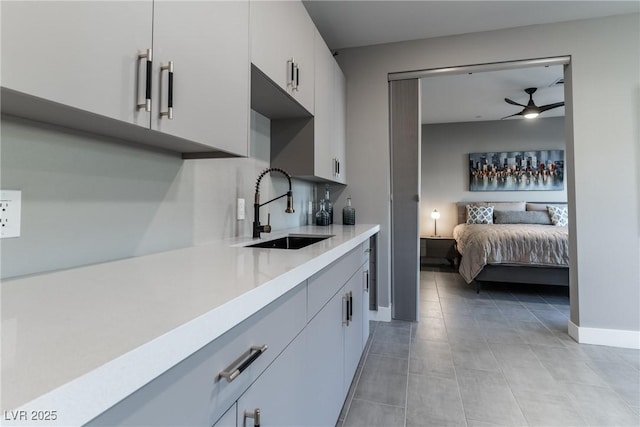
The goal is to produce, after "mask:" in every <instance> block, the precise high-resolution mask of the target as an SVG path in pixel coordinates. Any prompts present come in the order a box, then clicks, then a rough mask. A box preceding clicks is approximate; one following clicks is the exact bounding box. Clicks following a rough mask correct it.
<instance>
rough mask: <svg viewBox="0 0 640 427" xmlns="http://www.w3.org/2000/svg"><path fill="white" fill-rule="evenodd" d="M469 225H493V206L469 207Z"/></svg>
mask: <svg viewBox="0 0 640 427" xmlns="http://www.w3.org/2000/svg"><path fill="white" fill-rule="evenodd" d="M467 224H493V206H471V205H467Z"/></svg>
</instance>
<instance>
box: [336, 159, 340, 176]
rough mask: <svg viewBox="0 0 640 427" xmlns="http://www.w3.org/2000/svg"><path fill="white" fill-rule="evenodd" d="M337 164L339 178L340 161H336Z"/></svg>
mask: <svg viewBox="0 0 640 427" xmlns="http://www.w3.org/2000/svg"><path fill="white" fill-rule="evenodd" d="M336 163H338V176H340V160H337V159H336Z"/></svg>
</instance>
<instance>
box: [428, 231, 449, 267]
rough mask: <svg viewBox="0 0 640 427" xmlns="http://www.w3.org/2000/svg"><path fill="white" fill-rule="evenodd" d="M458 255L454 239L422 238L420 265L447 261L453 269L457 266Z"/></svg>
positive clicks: (444, 237)
mask: <svg viewBox="0 0 640 427" xmlns="http://www.w3.org/2000/svg"><path fill="white" fill-rule="evenodd" d="M457 255H458V254H457V251H456V241H455V239H454V238H453V237H450V236H424V237H420V263H423V262H424V263H427V262H433V261H434V260H436V261H437V260H440V261H443V260H447V261H449V264H451V266H452V267H453V266H455V260H456V257H457Z"/></svg>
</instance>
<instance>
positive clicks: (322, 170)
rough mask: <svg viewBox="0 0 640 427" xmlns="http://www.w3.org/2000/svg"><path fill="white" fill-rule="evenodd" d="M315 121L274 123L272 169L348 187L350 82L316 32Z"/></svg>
mask: <svg viewBox="0 0 640 427" xmlns="http://www.w3.org/2000/svg"><path fill="white" fill-rule="evenodd" d="M314 43H315V48H314V51H315V57H316V58H315V88H316V90H315V101H314V103H315V113H314V117H313V118H294V119H286V118H285V119H279V120H273V121H272V122H271V166H274V167H280V168H283V169H285V170H286V171H288V172H289V173H290V174H292V175H293V176H296V177H298V178H302V179H307V180H311V181H319V182H335V183H339V184H345V183H346V81H345V77H344V74H343V73H342V70H340V67H339V66H338V64H337V62H336V61H335V60H334V58H333V55H332V54H331V51H330V50H329V48H328V47H327V45H326V44H325V42H324V40H323V39H322V36H320V33H319V32H318V31H317V30H316V31H315V42H314Z"/></svg>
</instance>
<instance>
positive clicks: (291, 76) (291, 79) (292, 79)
mask: <svg viewBox="0 0 640 427" xmlns="http://www.w3.org/2000/svg"><path fill="white" fill-rule="evenodd" d="M287 69H288V76H287V86H291V89H294V88H295V85H296V63H295V61H294V59H293V58H291V59H290V60H288V61H287Z"/></svg>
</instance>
